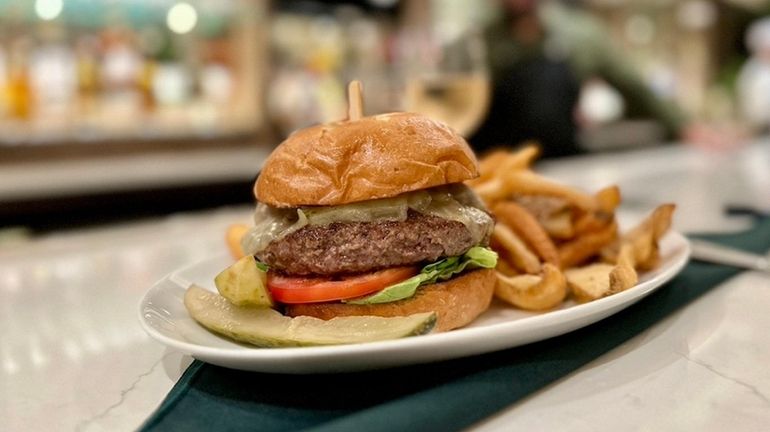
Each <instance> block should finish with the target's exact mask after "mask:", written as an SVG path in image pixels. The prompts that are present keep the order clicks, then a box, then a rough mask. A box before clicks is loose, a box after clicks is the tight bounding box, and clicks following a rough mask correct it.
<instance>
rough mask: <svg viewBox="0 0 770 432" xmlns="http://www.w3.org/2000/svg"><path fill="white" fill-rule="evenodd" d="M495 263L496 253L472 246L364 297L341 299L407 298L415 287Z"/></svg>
mask: <svg viewBox="0 0 770 432" xmlns="http://www.w3.org/2000/svg"><path fill="white" fill-rule="evenodd" d="M495 265H497V253H496V252H495V251H493V250H491V249H489V248H485V247H481V246H474V247H472V248H470V249H469V250H468V251H467V252H465V253H464V254H462V255H461V256H454V257H449V258H444V259H442V260H440V261H436V262H434V263H431V264H428V265H426V266H425V267H423V268H422V270H421V271H420V273H418V274H417V275H415V276H412V277H411V278H409V279H407V280H404V281H401V282H399V283H397V284H395V285H391V286H389V287H386V288H383V289H382V290H380V291H377V292H376V293H374V294H371V295H368V296H366V297H359V298H356V299H351V300H343V302H344V303H350V304H375V303H389V302H393V301H397V300H403V299H405V298H409V297H411V296H413V295H414V293H415V292H417V288H419V287H421V286H424V285H428V284H432V283H436V282H438V281H444V280H447V279H450V278H451V277H452V276H454V275H457V274H459V273H462V272H463V271H465V270H472V269H476V268H494V267H495Z"/></svg>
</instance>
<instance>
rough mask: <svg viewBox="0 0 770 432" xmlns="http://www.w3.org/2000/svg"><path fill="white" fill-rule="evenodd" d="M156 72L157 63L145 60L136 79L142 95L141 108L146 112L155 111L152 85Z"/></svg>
mask: <svg viewBox="0 0 770 432" xmlns="http://www.w3.org/2000/svg"><path fill="white" fill-rule="evenodd" d="M156 70H157V63H156V62H155V60H153V59H151V58H147V59H145V60H144V63H143V64H142V68H141V69H140V71H139V78H138V79H137V84H138V87H139V93H140V94H141V95H142V108H144V110H145V111H148V112H149V111H152V110H153V109H155V94H154V93H153V83H154V82H155V72H156Z"/></svg>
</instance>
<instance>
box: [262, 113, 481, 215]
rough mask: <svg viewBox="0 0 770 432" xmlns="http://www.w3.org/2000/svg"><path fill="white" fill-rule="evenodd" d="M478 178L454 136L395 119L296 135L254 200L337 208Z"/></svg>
mask: <svg viewBox="0 0 770 432" xmlns="http://www.w3.org/2000/svg"><path fill="white" fill-rule="evenodd" d="M476 176H478V165H477V162H476V157H475V156H474V155H473V151H472V150H471V149H470V147H469V146H468V143H467V142H466V141H465V140H464V139H463V138H462V137H461V136H460V135H458V134H457V133H456V132H455V131H453V130H452V129H450V128H449V127H448V126H446V125H444V124H443V123H439V122H437V121H434V120H431V119H430V118H428V117H425V116H422V115H419V114H412V113H390V114H382V115H377V116H371V117H363V118H360V119H358V120H352V121H351V120H346V121H340V122H336V123H329V124H322V125H317V126H312V127H309V128H306V129H301V130H298V131H296V132H295V133H293V134H292V135H291V136H289V137H288V138H287V139H286V140H285V141H284V142H283V143H281V145H279V146H278V147H277V148H276V149H275V151H273V153H272V154H271V155H270V157H268V158H267V161H266V162H265V165H264V167H263V168H262V172H261V174H260V175H259V178H258V179H257V182H256V184H255V185H254V195H255V196H256V197H257V199H258V200H259V201H260V202H263V203H265V204H267V205H269V206H272V207H299V206H316V205H320V206H333V205H340V204H347V203H352V202H356V201H365V200H370V199H376V198H388V197H393V196H396V195H399V194H402V193H405V192H411V191H415V190H420V189H425V188H429V187H433V186H441V185H444V184H449V183H458V182H462V181H465V180H469V179H472V178H475V177H476Z"/></svg>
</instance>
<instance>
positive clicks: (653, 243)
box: [618, 204, 676, 271]
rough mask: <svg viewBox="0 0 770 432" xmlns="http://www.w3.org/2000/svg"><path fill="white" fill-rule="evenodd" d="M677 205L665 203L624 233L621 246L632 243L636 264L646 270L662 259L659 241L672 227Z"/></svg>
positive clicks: (636, 266)
mask: <svg viewBox="0 0 770 432" xmlns="http://www.w3.org/2000/svg"><path fill="white" fill-rule="evenodd" d="M675 209H676V206H675V205H674V204H663V205H660V206H658V207H657V208H656V209H655V210H653V211H652V213H650V215H649V216H647V218H645V219H644V220H643V221H642V222H641V223H639V225H637V226H636V227H635V228H633V229H632V230H631V231H629V232H628V233H627V234H625V235H623V237H622V240H621V246H620V247H619V249H618V250H620V249H622V245H623V244H630V245H631V247H632V248H633V252H634V253H633V255H634V266H635V268H636V269H639V270H642V271H646V270H650V269H652V268H654V267H655V266H656V265H658V261H660V254H659V252H658V241H659V240H660V238H661V237H663V235H664V234H665V233H666V232H667V231H668V229H669V228H670V227H671V219H672V216H673V213H674V210H675Z"/></svg>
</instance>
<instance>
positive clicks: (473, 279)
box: [286, 269, 497, 331]
mask: <svg viewBox="0 0 770 432" xmlns="http://www.w3.org/2000/svg"><path fill="white" fill-rule="evenodd" d="M496 283H497V277H496V276H495V270H494V269H479V270H473V271H470V272H468V273H464V274H462V275H460V276H457V277H454V278H452V279H449V280H448V281H445V282H439V283H435V284H430V285H427V286H424V287H421V288H418V289H417V293H416V294H415V295H414V296H412V297H410V298H408V299H404V300H398V301H395V302H390V303H379V304H370V305H357V304H345V303H340V302H334V303H303V304H289V305H286V315H289V316H301V315H307V316H313V317H316V318H320V319H323V320H330V319H332V318H334V317H339V316H361V315H374V316H382V317H393V316H408V315H412V314H416V313H422V312H436V315H437V316H438V320H437V321H436V328H435V330H434V331H447V330H452V329H455V328H458V327H462V326H465V325H467V324H469V323H470V322H471V321H473V320H474V319H476V317H478V316H479V315H481V313H482V312H484V311H486V310H487V309H488V308H489V304H490V302H491V301H492V295H493V294H494V292H495V284H496Z"/></svg>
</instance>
